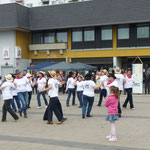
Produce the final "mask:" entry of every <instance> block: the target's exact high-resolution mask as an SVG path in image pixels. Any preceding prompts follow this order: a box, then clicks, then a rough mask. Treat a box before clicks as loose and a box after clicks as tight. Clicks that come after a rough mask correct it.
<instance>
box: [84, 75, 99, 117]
mask: <svg viewBox="0 0 150 150" xmlns="http://www.w3.org/2000/svg"><path fill="white" fill-rule="evenodd" d="M91 79H92V74H90V73H88V74H86V75H85V81H83V106H82V118H83V119H84V118H85V115H86V116H87V117H92V116H91V115H90V113H91V110H92V106H93V103H94V95H95V94H94V90H96V89H99V88H100V85H99V86H96V84H95V82H94V81H92V80H91ZM87 105H88V108H87ZM86 109H87V110H86Z"/></svg>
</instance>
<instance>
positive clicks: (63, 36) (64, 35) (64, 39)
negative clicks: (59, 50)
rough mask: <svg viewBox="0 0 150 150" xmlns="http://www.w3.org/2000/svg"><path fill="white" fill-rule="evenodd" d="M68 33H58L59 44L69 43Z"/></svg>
mask: <svg viewBox="0 0 150 150" xmlns="http://www.w3.org/2000/svg"><path fill="white" fill-rule="evenodd" d="M67 35H68V34H67V32H57V41H58V42H67V41H68V37H67Z"/></svg>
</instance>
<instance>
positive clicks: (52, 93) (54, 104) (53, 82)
mask: <svg viewBox="0 0 150 150" xmlns="http://www.w3.org/2000/svg"><path fill="white" fill-rule="evenodd" d="M49 74H50V77H51V78H50V79H49V80H48V88H46V89H41V90H40V92H43V91H48V96H49V97H50V101H49V105H48V107H47V110H46V111H47V120H48V122H47V124H53V119H52V118H53V112H54V113H55V115H56V117H57V119H58V123H57V124H58V125H59V124H62V123H63V122H64V120H63V116H62V114H61V112H60V110H59V104H58V103H59V99H58V90H59V87H61V86H62V84H61V83H60V82H59V81H58V80H57V79H56V72H55V71H49Z"/></svg>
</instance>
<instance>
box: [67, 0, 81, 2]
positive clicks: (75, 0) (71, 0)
mask: <svg viewBox="0 0 150 150" xmlns="http://www.w3.org/2000/svg"><path fill="white" fill-rule="evenodd" d="M78 1H79V0H70V1H69V2H78Z"/></svg>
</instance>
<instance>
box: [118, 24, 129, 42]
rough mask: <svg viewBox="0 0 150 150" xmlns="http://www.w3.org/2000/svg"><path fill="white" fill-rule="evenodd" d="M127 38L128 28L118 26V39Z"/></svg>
mask: <svg viewBox="0 0 150 150" xmlns="http://www.w3.org/2000/svg"><path fill="white" fill-rule="evenodd" d="M123 39H129V28H128V27H126V28H118V40H123Z"/></svg>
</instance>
